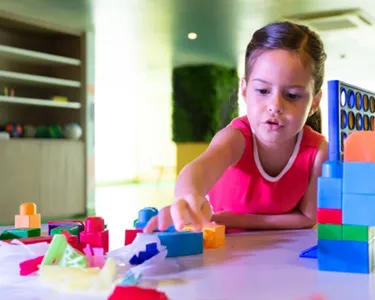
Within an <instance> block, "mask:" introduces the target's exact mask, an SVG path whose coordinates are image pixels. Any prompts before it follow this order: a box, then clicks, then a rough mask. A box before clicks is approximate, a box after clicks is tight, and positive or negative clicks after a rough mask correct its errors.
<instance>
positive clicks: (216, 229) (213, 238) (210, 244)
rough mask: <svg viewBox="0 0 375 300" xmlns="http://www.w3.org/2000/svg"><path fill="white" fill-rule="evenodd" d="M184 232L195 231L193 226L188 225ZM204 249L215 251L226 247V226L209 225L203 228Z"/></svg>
mask: <svg viewBox="0 0 375 300" xmlns="http://www.w3.org/2000/svg"><path fill="white" fill-rule="evenodd" d="M183 230H184V231H194V230H195V229H194V227H193V226H192V225H187V226H185V227H184V229H183ZM202 232H203V247H204V248H205V249H213V248H219V247H221V246H224V244H225V226H224V225H216V224H209V225H206V226H204V227H203V229H202Z"/></svg>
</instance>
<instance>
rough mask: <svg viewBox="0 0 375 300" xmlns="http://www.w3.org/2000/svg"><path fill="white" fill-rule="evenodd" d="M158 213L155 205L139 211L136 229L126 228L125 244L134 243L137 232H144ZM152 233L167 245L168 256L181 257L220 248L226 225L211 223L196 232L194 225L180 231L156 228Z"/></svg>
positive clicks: (171, 227)
mask: <svg viewBox="0 0 375 300" xmlns="http://www.w3.org/2000/svg"><path fill="white" fill-rule="evenodd" d="M157 214H158V210H157V209H156V208H155V207H146V208H143V209H141V210H140V211H139V212H138V218H137V219H136V220H135V221H134V227H135V229H127V230H125V245H129V244H131V243H133V241H134V239H135V238H136V236H137V234H140V233H142V232H143V228H144V227H145V226H146V224H147V223H148V221H149V220H150V219H151V218H152V217H154V216H156V215H157ZM152 234H155V235H157V236H158V237H159V238H160V241H161V244H162V245H163V246H165V247H167V250H168V254H167V257H179V256H187V255H196V254H202V253H203V248H204V249H214V248H219V247H221V246H223V245H224V244H225V226H224V225H215V224H209V225H207V226H205V227H204V228H203V229H202V231H201V232H195V230H194V228H193V227H192V226H185V227H184V229H183V231H181V232H178V231H176V230H175V228H174V226H170V227H169V228H168V229H167V230H165V231H163V232H161V231H159V230H158V229H156V230H155V231H154V232H153V233H152Z"/></svg>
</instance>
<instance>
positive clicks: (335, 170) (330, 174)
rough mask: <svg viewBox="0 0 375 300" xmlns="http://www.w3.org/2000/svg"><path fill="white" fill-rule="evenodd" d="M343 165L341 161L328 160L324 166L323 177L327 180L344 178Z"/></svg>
mask: <svg viewBox="0 0 375 300" xmlns="http://www.w3.org/2000/svg"><path fill="white" fill-rule="evenodd" d="M342 176H343V164H342V162H341V161H335V160H334V161H332V160H328V161H326V162H324V163H323V165H322V177H325V178H342Z"/></svg>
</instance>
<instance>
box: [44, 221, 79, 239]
mask: <svg viewBox="0 0 375 300" xmlns="http://www.w3.org/2000/svg"><path fill="white" fill-rule="evenodd" d="M75 226H76V227H78V237H79V233H81V232H82V231H84V229H85V225H84V224H83V222H82V221H80V220H54V221H48V234H51V230H52V229H54V228H56V227H65V228H67V227H75ZM72 234H73V233H72Z"/></svg>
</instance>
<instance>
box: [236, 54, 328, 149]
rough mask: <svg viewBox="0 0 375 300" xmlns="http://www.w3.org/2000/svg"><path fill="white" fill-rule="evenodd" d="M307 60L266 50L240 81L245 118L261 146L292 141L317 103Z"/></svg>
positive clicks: (318, 98)
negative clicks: (245, 107)
mask: <svg viewBox="0 0 375 300" xmlns="http://www.w3.org/2000/svg"><path fill="white" fill-rule="evenodd" d="M310 65H311V64H310V59H309V57H307V55H303V54H302V55H301V54H297V53H294V52H292V51H287V50H268V51H265V52H263V53H261V54H260V55H258V57H256V60H255V63H254V64H253V66H252V69H251V73H250V76H249V79H248V81H247V82H246V80H245V79H243V80H242V82H241V92H242V96H243V98H244V100H245V102H246V104H247V116H248V119H249V122H250V125H251V127H252V129H253V130H254V132H255V134H256V136H257V138H258V140H260V141H261V142H263V143H264V144H274V143H277V144H279V143H283V142H287V141H289V140H291V139H293V140H294V138H295V136H296V134H297V133H298V132H299V131H300V130H301V129H302V128H303V126H304V124H305V122H306V119H307V117H308V116H309V115H311V114H312V113H314V112H315V111H316V110H317V109H318V107H319V103H320V99H321V92H319V93H318V94H316V95H314V80H313V77H312V73H311V67H310Z"/></svg>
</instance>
